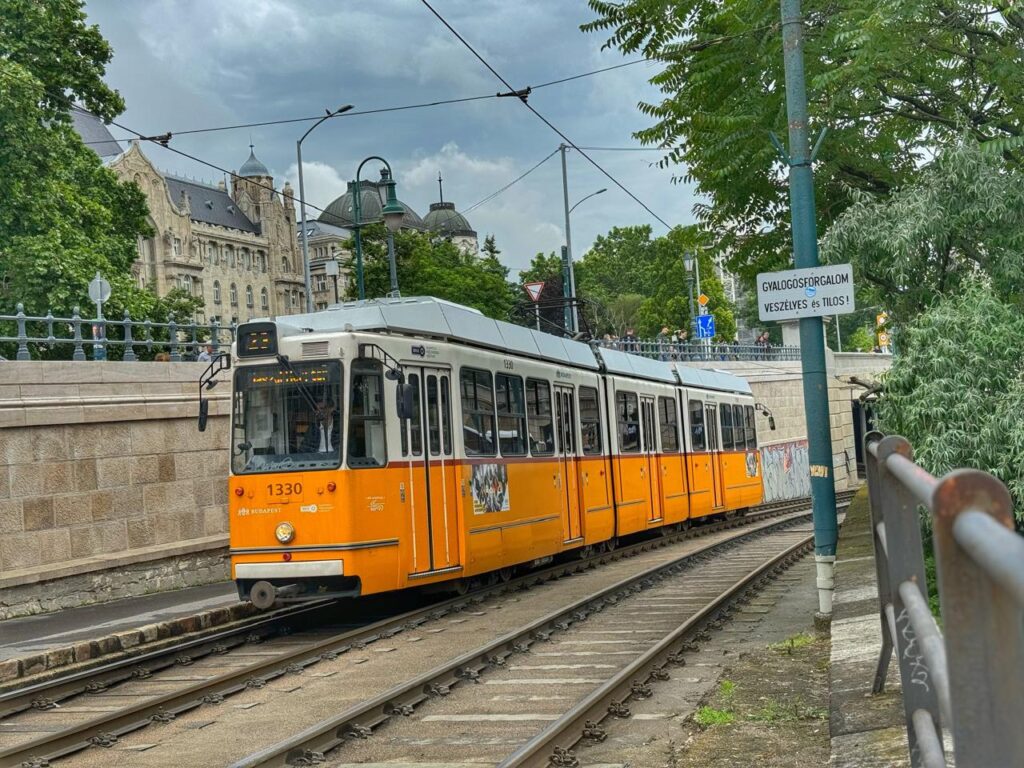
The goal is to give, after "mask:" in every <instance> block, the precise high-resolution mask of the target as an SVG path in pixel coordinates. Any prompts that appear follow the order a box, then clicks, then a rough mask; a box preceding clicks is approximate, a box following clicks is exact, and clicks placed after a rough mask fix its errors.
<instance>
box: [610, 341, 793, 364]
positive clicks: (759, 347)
mask: <svg viewBox="0 0 1024 768" xmlns="http://www.w3.org/2000/svg"><path fill="white" fill-rule="evenodd" d="M595 341H596V342H597V345H598V346H600V347H604V348H606V349H617V350H619V351H620V352H629V353H630V354H633V355H640V356H641V357H649V358H652V359H654V360H682V361H696V362H700V361H706V362H712V361H716V360H772V361H783V360H799V359H800V347H783V346H773V345H768V344H701V343H699V342H686V343H682V342H675V341H661V340H659V339H596V340H595Z"/></svg>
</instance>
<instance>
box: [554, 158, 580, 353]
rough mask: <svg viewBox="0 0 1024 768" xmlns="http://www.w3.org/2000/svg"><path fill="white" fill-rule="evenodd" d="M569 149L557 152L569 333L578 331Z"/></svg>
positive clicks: (566, 320) (566, 315) (564, 287)
mask: <svg viewBox="0 0 1024 768" xmlns="http://www.w3.org/2000/svg"><path fill="white" fill-rule="evenodd" d="M568 149H569V147H568V146H567V145H566V144H559V145H558V150H559V152H561V153H562V202H563V205H564V206H565V260H566V261H567V262H568V271H569V284H568V285H565V286H563V287H562V295H563V296H565V297H566V298H567V299H569V302H568V303H567V304H566V305H565V322H566V326H567V327H568V328H569V331H570V332H571V333H576V332H577V331H578V330H579V327H578V326H579V320H578V318H577V316H576V304H575V300H576V270H575V269H573V266H572V228H571V227H570V226H569V176H568V175H567V174H566V171H565V153H566V150H568Z"/></svg>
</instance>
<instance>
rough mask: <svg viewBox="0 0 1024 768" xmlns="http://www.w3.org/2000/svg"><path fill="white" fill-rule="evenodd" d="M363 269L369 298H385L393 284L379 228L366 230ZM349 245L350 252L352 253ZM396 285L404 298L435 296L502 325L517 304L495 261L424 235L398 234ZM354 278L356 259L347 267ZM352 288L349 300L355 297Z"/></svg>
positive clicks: (504, 272) (351, 286) (353, 287)
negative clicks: (472, 308)
mask: <svg viewBox="0 0 1024 768" xmlns="http://www.w3.org/2000/svg"><path fill="white" fill-rule="evenodd" d="M362 240H363V264H364V275H365V285H366V295H367V296H369V297H374V296H386V295H387V293H388V291H389V289H390V284H391V278H390V268H389V265H388V255H387V240H386V230H385V229H384V226H383V225H380V224H377V225H373V226H370V227H366V228H365V229H364V230H363V235H362ZM352 250H353V249H352V246H351V244H350V246H349V251H350V252H352ZM395 261H396V264H397V270H398V285H399V288H400V289H401V291H402V294H403V295H405V296H435V297H437V298H439V299H447V300H448V301H454V302H458V303H459V304H465V305H467V306H470V307H474V308H476V309H479V310H480V311H481V312H483V313H484V314H485V315H487V316H488V317H493V318H496V319H499V320H504V319H506V318H507V317H508V314H509V311H510V310H511V308H512V305H513V304H514V302H515V297H514V288H513V286H512V285H510V284H509V282H508V268H507V267H505V266H504V265H503V264H502V263H501V262H500V261H498V258H497V256H496V255H489V254H484V255H483V256H481V257H477V256H474V255H472V254H470V253H466V252H465V251H463V250H462V249H460V248H459V247H458V246H457V245H455V244H454V243H452V242H451V241H450V240H446V239H443V238H438V239H432V238H431V237H429V236H428V235H426V234H423V233H420V232H411V231H401V232H398V233H396V234H395ZM346 266H347V268H348V269H349V270H350V271H351V272H352V273H354V272H355V261H354V257H353V258H352V259H351V260H350V261H349V262H348V264H347V265H346ZM356 291H357V287H356V284H355V281H352V282H350V284H349V288H348V294H347V298H348V299H354V298H355V297H356Z"/></svg>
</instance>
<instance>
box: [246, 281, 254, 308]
mask: <svg viewBox="0 0 1024 768" xmlns="http://www.w3.org/2000/svg"><path fill="white" fill-rule="evenodd" d="M252 304H253V301H252V286H251V285H247V286H245V306H247V307H251V306H252Z"/></svg>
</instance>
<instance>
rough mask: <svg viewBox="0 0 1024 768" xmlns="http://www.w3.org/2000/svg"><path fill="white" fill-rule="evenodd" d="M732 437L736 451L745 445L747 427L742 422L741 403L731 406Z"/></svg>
mask: <svg viewBox="0 0 1024 768" xmlns="http://www.w3.org/2000/svg"><path fill="white" fill-rule="evenodd" d="M732 438H733V442H734V443H735V446H736V450H737V451H742V450H743V449H744V448H746V447H747V428H746V427H745V426H744V424H743V406H742V405H734V406H733V407H732Z"/></svg>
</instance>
